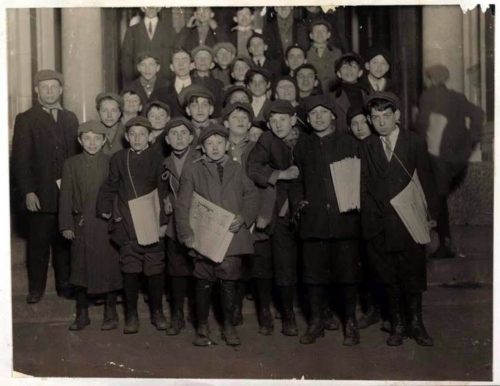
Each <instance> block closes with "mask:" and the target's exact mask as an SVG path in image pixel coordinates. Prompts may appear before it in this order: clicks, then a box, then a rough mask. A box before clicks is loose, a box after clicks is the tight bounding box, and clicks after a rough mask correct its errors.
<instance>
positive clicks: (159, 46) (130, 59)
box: [121, 7, 176, 83]
mask: <svg viewBox="0 0 500 386" xmlns="http://www.w3.org/2000/svg"><path fill="white" fill-rule="evenodd" d="M141 10H142V12H144V18H143V19H142V20H141V21H140V22H139V23H137V24H135V25H133V26H131V27H129V28H128V30H127V32H126V33H125V38H124V40H123V45H122V51H121V69H122V78H123V83H126V82H131V81H133V80H134V79H135V78H136V77H137V76H138V72H137V69H136V58H137V55H138V54H139V53H141V52H146V51H148V52H151V53H153V54H154V55H155V56H157V57H158V58H159V59H160V63H159V64H160V73H159V75H160V76H162V77H166V78H169V77H170V76H171V75H172V74H171V73H170V70H169V64H170V58H171V57H172V50H173V45H174V39H175V35H176V34H175V31H174V29H173V27H172V25H171V23H168V22H167V21H165V20H162V19H160V18H159V17H158V12H159V11H160V7H143V8H141Z"/></svg>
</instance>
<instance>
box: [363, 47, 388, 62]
mask: <svg viewBox="0 0 500 386" xmlns="http://www.w3.org/2000/svg"><path fill="white" fill-rule="evenodd" d="M378 55H381V56H383V57H384V59H385V60H386V61H387V63H388V64H389V66H390V65H391V54H390V53H389V51H388V50H386V49H385V48H383V47H377V46H374V47H370V48H368V50H366V55H365V59H366V63H368V62H369V61H370V60H372V59H373V58H374V57H375V56H378Z"/></svg>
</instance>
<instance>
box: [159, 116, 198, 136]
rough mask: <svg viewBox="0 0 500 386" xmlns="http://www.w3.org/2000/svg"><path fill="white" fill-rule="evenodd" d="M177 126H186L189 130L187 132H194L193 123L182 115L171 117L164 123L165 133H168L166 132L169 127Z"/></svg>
mask: <svg viewBox="0 0 500 386" xmlns="http://www.w3.org/2000/svg"><path fill="white" fill-rule="evenodd" d="M179 126H186V128H187V129H188V130H189V132H190V133H191V134H192V135H194V134H195V130H194V126H193V124H192V123H191V121H189V120H188V119H186V118H184V117H176V118H173V119H171V120H170V121H168V122H167V124H166V125H165V129H164V131H165V134H166V135H168V132H169V131H170V129H173V128H175V127H179Z"/></svg>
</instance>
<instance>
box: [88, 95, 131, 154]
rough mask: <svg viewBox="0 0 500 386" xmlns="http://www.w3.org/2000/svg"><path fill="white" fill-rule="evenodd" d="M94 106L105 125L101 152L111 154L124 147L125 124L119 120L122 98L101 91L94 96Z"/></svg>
mask: <svg viewBox="0 0 500 386" xmlns="http://www.w3.org/2000/svg"><path fill="white" fill-rule="evenodd" d="M95 108H96V110H97V113H98V114H99V118H100V119H101V123H102V124H103V125H104V126H105V127H106V142H104V146H103V152H104V154H107V155H109V156H112V155H113V154H115V153H116V152H118V151H120V150H122V149H123V148H125V147H126V144H127V142H126V141H125V125H124V124H123V123H122V122H121V119H120V118H121V117H122V110H123V99H122V97H121V96H119V95H118V94H115V93H113V92H101V93H99V94H97V96H96V97H95Z"/></svg>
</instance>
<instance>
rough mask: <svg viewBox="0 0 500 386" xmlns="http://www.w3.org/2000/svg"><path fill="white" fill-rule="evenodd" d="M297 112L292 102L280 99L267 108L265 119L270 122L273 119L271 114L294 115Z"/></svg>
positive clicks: (265, 109)
mask: <svg viewBox="0 0 500 386" xmlns="http://www.w3.org/2000/svg"><path fill="white" fill-rule="evenodd" d="M295 112H296V111H295V108H294V107H293V105H292V103H291V102H290V101H286V100H283V99H278V100H275V101H273V102H271V103H269V104H267V106H265V108H264V119H265V120H266V121H268V120H269V118H271V114H273V113H277V114H288V115H294V114H295Z"/></svg>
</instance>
